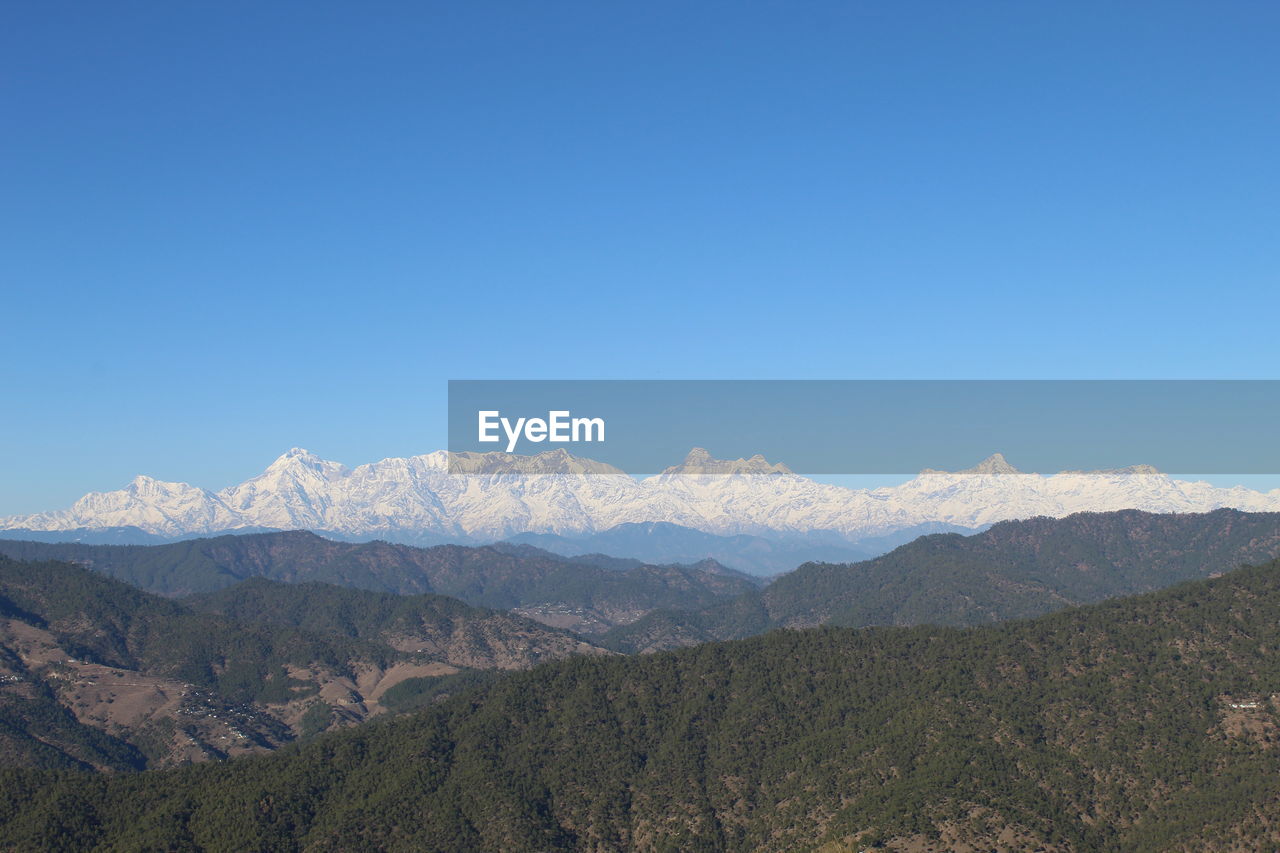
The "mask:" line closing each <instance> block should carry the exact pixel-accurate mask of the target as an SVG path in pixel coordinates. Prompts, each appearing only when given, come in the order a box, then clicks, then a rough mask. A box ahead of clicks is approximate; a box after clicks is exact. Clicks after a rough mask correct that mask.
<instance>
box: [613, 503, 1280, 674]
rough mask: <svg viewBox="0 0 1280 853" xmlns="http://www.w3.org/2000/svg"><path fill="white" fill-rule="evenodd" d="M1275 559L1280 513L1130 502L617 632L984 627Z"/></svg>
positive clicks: (848, 566) (992, 532)
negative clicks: (1177, 509) (1170, 509)
mask: <svg viewBox="0 0 1280 853" xmlns="http://www.w3.org/2000/svg"><path fill="white" fill-rule="evenodd" d="M1277 556H1280V514H1278V513H1245V512H1239V511H1236V510H1230V509H1223V510H1218V511H1216V512H1210V513H1201V514H1188V515H1156V514H1152V513H1146V512H1139V511H1137V510H1125V511H1121V512H1107V513H1080V514H1078V515H1072V516H1068V517H1067V518H1062V519H1054V518H1032V519H1027V520H1025V521H1006V522H1002V523H1001V524H997V525H995V526H993V527H992V528H990V529H989V530H987V531H985V532H983V533H980V534H977V535H975V536H960V535H958V534H954V533H951V534H938V535H933V536H924V537H921V538H919V539H917V540H915V541H914V542H911V543H908V544H907V545H903V546H902V547H900V548H898V549H896V550H894V551H892V552H890V553H888V554H885V555H883V556H881V557H877V558H876V559H874V560H867V561H865V562H861V563H844V564H835V563H811V564H807V565H804V566H801V567H800V568H799V569H797V570H796V571H794V572H791V573H790V574H787V575H783V576H782V577H780V578H778V579H777V580H776V581H774V582H773V583H772V584H770V585H769V586H768V587H767V588H766V589H764V590H761V591H751V592H748V593H746V594H744V595H743V596H740V597H739V598H737V599H735V600H732V601H726V602H718V603H716V604H713V605H711V606H710V607H708V608H704V609H703V610H701V611H697V612H674V611H669V612H655V613H651V614H649V615H648V616H646V617H645V618H643V619H640V620H638V621H636V622H635V623H633V624H631V625H626V626H621V627H619V628H616V629H614V630H613V631H612V632H611V633H610V634H609V635H607V637H606V642H607V643H609V644H611V645H613V646H614V647H615V648H618V649H621V650H625V651H648V650H654V649H660V648H673V647H677V646H682V645H689V644H691V643H695V642H704V641H707V640H724V639H735V638H741V637H748V636H751V635H753V634H757V633H759V632H761V631H765V630H768V629H770V628H778V627H809V626H814V625H845V626H850V627H864V626H870V625H922V624H937V625H954V626H964V625H980V624H985V623H990V622H996V621H1000V620H1002V619H1018V618H1026V617H1030V616H1037V615H1040V614H1043V613H1048V612H1051V611H1053V610H1056V609H1059V608H1062V607H1066V606H1069V605H1073V604H1090V603H1094V602H1098V601H1103V600H1105V599H1107V598H1114V597H1116V596H1123V595H1133V594H1136V593H1141V592H1148V591H1152V590H1157V589H1163V588H1165V587H1168V586H1170V585H1172V584H1175V583H1179V582H1181V581H1185V580H1191V579H1193V578H1205V577H1209V576H1211V575H1212V574H1214V573H1218V572H1224V571H1228V570H1230V569H1234V568H1237V567H1239V566H1241V565H1245V564H1247V563H1256V562H1262V561H1266V560H1270V559H1273V558H1275V557H1277Z"/></svg>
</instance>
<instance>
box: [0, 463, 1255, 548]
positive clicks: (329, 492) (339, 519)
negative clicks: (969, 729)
mask: <svg viewBox="0 0 1280 853" xmlns="http://www.w3.org/2000/svg"><path fill="white" fill-rule="evenodd" d="M453 460H454V462H455V472H456V471H457V469H458V467H459V466H458V465H457V463H458V462H459V461H460V462H461V463H462V465H461V466H460V467H462V469H463V470H467V471H470V472H472V473H471V475H470V476H458V475H457V473H455V472H451V471H450V454H448V453H446V452H444V451H437V452H435V453H429V454H425V455H422V456H411V457H407V458H392V459H383V460H381V461H378V462H371V463H368V464H365V465H358V466H356V467H355V468H348V467H347V466H345V465H342V464H340V463H338V462H331V461H328V460H325V459H321V458H320V457H318V456H316V455H315V454H313V453H310V452H308V451H306V450H303V449H302V448H294V449H292V450H290V451H289V452H288V453H285V454H284V455H282V456H281V457H280V458H278V459H277V460H275V461H274V462H273V463H271V465H270V467H269V468H268V469H267V470H266V471H264V472H263V473H262V474H259V475H258V476H256V477H253V478H251V479H249V480H247V481H246V482H244V483H240V484H239V485H235V486H231V487H229V488H226V489H223V490H222V491H219V492H210V491H207V490H205V489H201V488H198V487H196V486H191V485H187V484H185V483H164V482H160V481H157V480H153V479H150V478H139V479H137V480H135V481H134V482H133V483H132V484H130V485H129V486H127V487H125V488H124V489H121V490H119V491H114V492H104V493H97V492H95V493H90V494H88V495H86V496H85V497H83V498H81V499H80V500H78V501H76V503H75V504H73V505H72V506H71V507H70V508H68V509H64V510H58V511H54V512H45V513H39V514H36V515H27V516H13V517H9V518H3V519H0V530H9V531H14V532H13V533H11V534H9V535H10V536H14V537H21V536H22V531H24V530H25V531H33V532H34V531H41V532H46V531H72V530H77V529H80V528H85V529H89V530H103V529H106V528H122V527H130V526H132V527H136V528H139V529H140V530H142V531H145V532H146V533H150V534H153V535H158V536H171V537H177V536H191V535H205V534H210V533H217V532H224V531H229V530H239V529H243V528H257V529H276V530H291V529H306V530H314V531H318V532H323V533H328V534H330V535H332V536H336V537H338V538H359V539H367V538H375V537H376V538H384V539H394V540H397V541H401V542H413V543H431V544H434V543H437V542H440V541H453V542H458V541H475V540H492V539H505V538H507V537H510V536H515V535H518V534H521V533H554V534H560V535H571V536H576V535H583V534H586V535H590V534H594V533H598V532H602V531H606V530H610V529H612V528H614V527H616V526H618V525H620V524H643V523H647V522H668V523H670V524H677V525H680V526H682V527H686V528H691V529H693V530H699V531H702V532H705V533H714V534H718V535H737V534H748V535H752V536H774V537H796V536H807V535H811V534H814V533H815V532H816V531H823V532H824V534H823V535H833V534H834V535H837V536H839V537H842V538H846V539H849V540H850V541H857V540H859V539H864V538H868V537H875V536H883V535H887V534H890V533H893V532H894V531H899V530H905V529H908V528H915V527H919V526H921V525H929V524H945V525H952V526H959V527H969V528H973V527H981V526H984V525H988V524H994V523H995V522H998V521H1006V520H1009V519H1017V518H1031V517H1033V516H1051V517H1055V518H1060V517H1062V516H1066V515H1070V514H1072V513H1075V512H1086V511H1088V512H1107V511H1111V510H1120V509H1141V510H1146V511H1148V512H1159V513H1170V512H1208V511H1210V510H1214V509H1219V508H1222V507H1231V508H1235V509H1241V510H1246V511H1250V512H1275V511H1278V510H1280V490H1276V491H1273V492H1270V493H1267V494H1263V493H1260V492H1256V491H1252V490H1250V489H1246V488H1243V487H1235V488H1230V489H1224V488H1217V487H1214V486H1211V485H1210V484H1208V483H1203V482H1198V483H1192V482H1186V481H1181V480H1175V479H1173V478H1172V477H1169V476H1167V475H1157V472H1155V471H1154V470H1153V469H1150V468H1148V467H1145V466H1137V467H1134V468H1131V469H1119V470H1109V471H1084V472H1080V471H1064V472H1061V473H1058V474H1053V475H1051V476H1044V475H1041V474H1029V473H1021V472H1019V471H1018V469H1016V468H1014V467H1013V466H1012V465H1010V464H1009V462H1008V460H1006V459H1005V458H1004V457H1003V456H1002V455H1000V454H998V453H997V454H994V455H993V456H991V457H990V458H988V459H986V460H983V461H982V462H981V463H979V464H978V465H976V466H974V467H973V468H970V469H968V470H967V471H960V472H944V471H929V470H926V471H923V472H921V475H920V476H918V477H916V478H914V479H912V480H909V481H907V482H905V483H903V484H901V485H899V486H893V487H885V488H879V489H850V488H845V487H842V486H838V485H833V484H829V483H819V482H816V481H814V480H811V479H809V478H807V477H802V476H799V475H797V474H794V473H792V472H791V471H790V469H788V468H787V467H786V466H785V465H782V464H779V463H771V462H769V461H768V460H767V459H765V458H764V457H763V456H759V455H756V456H752V457H750V458H747V459H731V460H725V459H716V458H715V457H713V456H712V455H711V454H710V453H709V452H708V451H707V450H706V449H705V448H697V447H695V448H694V449H693V450H691V451H690V452H689V454H688V455H687V456H686V457H685V458H684V461H683V462H681V463H680V464H679V465H675V466H672V467H670V468H667V469H666V470H665V471H663V472H662V473H661V474H658V475H656V476H653V477H648V478H646V479H643V480H639V479H636V478H635V477H631V476H628V475H626V474H625V473H623V472H622V471H619V470H618V469H616V468H612V467H611V466H608V465H605V464H604V463H601V462H596V461H594V460H591V459H584V458H581V457H577V456H573V455H572V454H569V453H567V452H565V451H564V450H555V451H550V452H547V453H540V454H537V455H534V456H517V455H509V454H502V453H491V454H453ZM588 474H603V475H606V476H586V475H588ZM1001 474H1017V475H1018V476H995V475H1001ZM973 475H978V476H973Z"/></svg>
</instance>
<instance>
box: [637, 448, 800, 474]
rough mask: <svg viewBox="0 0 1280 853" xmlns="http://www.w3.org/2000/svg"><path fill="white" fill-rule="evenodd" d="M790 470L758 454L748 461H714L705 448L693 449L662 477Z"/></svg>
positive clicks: (778, 472) (773, 472)
mask: <svg viewBox="0 0 1280 853" xmlns="http://www.w3.org/2000/svg"><path fill="white" fill-rule="evenodd" d="M790 473H791V469H790V468H788V467H787V466H786V465H783V464H782V463H781V462H779V463H778V464H776V465H771V464H769V460H767V459H765V458H764V457H763V456H761V455H760V454H759V453H757V454H756V455H755V456H752V457H751V458H750V459H716V458H715V457H714V456H712V455H711V453H710V452H708V451H707V450H706V449H705V448H702V447H695V448H693V449H692V450H690V451H689V453H688V455H687V456H685V458H684V461H683V462H681V463H680V464H679V465H673V466H671V467H670V468H668V469H666V470H665V471H663V472H662V476H664V477H668V476H685V477H687V476H695V477H697V476H710V475H716V476H726V475H735V474H790Z"/></svg>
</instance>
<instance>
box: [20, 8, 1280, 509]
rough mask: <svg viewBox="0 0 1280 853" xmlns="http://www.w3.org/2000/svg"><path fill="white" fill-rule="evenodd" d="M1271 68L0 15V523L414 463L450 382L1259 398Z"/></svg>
mask: <svg viewBox="0 0 1280 853" xmlns="http://www.w3.org/2000/svg"><path fill="white" fill-rule="evenodd" d="M1277 43H1280V5H1277V4H1275V3H1273V2H1252V3H1216V4H1208V3H1203V2H1196V3H1183V2H1167V0H1166V1H1165V2H1149V3H1142V2H1132V3H1123V4H1117V3H1114V2H1098V3H1092V2H1073V3H1058V4H1049V3H1026V2H1021V0H1019V2H1004V3H981V2H978V3H949V2H930V3H912V2H894V3H881V2H878V3H869V2H839V3H830V4H825V3H813V4H795V3H697V4H690V3H663V2H646V3H632V4H616V3H595V2H593V3H586V2H583V3H567V2H552V3H528V2H519V3H503V4H495V3H449V4H444V3H359V4H357V3H350V4H331V3H316V2H306V3H292V4H290V3H259V2H254V3H232V2H226V0H220V2H217V3H168V4H165V3H129V2H120V3H87V4H86V3H62V2H40V3H8V4H5V5H4V8H3V9H2V10H0V285H2V287H3V291H2V292H3V306H4V312H3V334H2V335H0V356H2V357H3V369H2V372H0V376H3V380H2V381H3V388H4V396H3V399H4V402H5V404H6V405H5V414H4V417H3V419H2V425H0V454H2V455H0V462H2V466H0V468H2V472H3V473H2V475H0V476H2V479H0V514H3V513H13V512H30V511H37V510H42V509H49V508H54V507H60V506H64V505H66V504H68V503H69V502H70V501H71V500H73V499H74V498H76V497H78V496H79V495H80V494H82V493H84V492H86V491H88V490H90V489H97V490H103V489H111V488H118V487H120V486H122V485H124V484H125V483H126V482H127V481H128V480H129V479H130V478H131V477H132V476H133V475H134V474H137V473H149V474H152V475H154V476H158V477H162V478H165V479H176V480H185V481H188V482H193V483H196V484H199V485H204V486H208V487H213V488H218V487H222V486H225V485H228V484H230V483H232V482H237V481H239V480H241V479H243V478H245V477H247V476H250V475H252V474H254V473H256V472H258V471H260V470H261V469H262V468H263V467H264V466H265V465H266V464H267V463H269V462H270V461H271V460H272V459H273V458H274V457H275V456H277V455H278V454H279V453H281V452H283V451H284V450H286V449H287V448H289V447H290V446H292V445H303V446H307V447H309V448H311V449H313V450H315V451H316V452H318V453H320V454H321V455H323V456H326V457H328V458H335V459H339V460H342V461H345V462H348V463H353V464H354V463H359V462H364V461H370V460H373V459H378V458H382V457H385V456H395V455H406V454H413V453H420V452H426V451H429V450H433V449H437V448H439V447H441V446H442V445H443V443H444V440H445V418H444V403H445V381H446V380H447V379H448V378H451V377H452V378H503V377H515V378H543V377H546V378H576V377H583V378H614V377H617V378H636V377H651V378H667V377H688V378H694V377H696V378H789V377H796V378H810V377H812V378H879V377H885V378H905V377H928V378H960V377H964V378H1005V377H1017V378H1037V377H1045V378H1056V377H1082V378H1108V377H1129V378H1148V377H1150V378H1165V377H1187V378H1203V377H1238V378H1273V377H1276V376H1277V375H1278V374H1280V370H1278V369H1277V368H1278V367H1280V351H1278V349H1277V346H1276V344H1275V340H1276V317H1277V308H1280V286H1278V285H1280V282H1278V281H1277V278H1278V275H1277V271H1278V270H1280V239H1277V237H1278V235H1277V224H1278V218H1277V213H1278V210H1277V207H1278V205H1280V202H1278V201H1277V200H1278V199H1280V157H1277V152H1280V110H1277V108H1276V106H1277V100H1276V97H1277V96H1276V93H1277V91H1280V51H1277V50H1276V44H1277ZM784 461H785V460H784Z"/></svg>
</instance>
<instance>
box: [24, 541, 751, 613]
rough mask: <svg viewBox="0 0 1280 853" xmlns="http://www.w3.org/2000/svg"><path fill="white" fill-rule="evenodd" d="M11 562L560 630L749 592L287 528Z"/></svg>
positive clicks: (173, 591)
mask: <svg viewBox="0 0 1280 853" xmlns="http://www.w3.org/2000/svg"><path fill="white" fill-rule="evenodd" d="M0 554H4V555H7V556H9V557H12V558H14V559H19V560H64V561H68V562H74V563H77V564H79V565H83V566H86V567H88V568H91V569H94V570H95V571H99V572H102V573H104V574H108V575H111V576H112V577H115V578H118V579H120V580H123V581H126V582H127V583H130V584H133V585H135V586H138V587H140V588H142V589H145V590H148V591H150V592H155V593H158V594H161V595H170V596H173V595H191V594H195V593H203V592H213V591H215V590H218V589H222V588H224V587H227V586H230V585H232V584H234V583H237V582H239V581H241V580H244V579H247V578H253V577H263V578H268V579H271V580H278V581H284V582H288V583H299V582H305V581H316V582H323V583H330V584H335V585H338V586H347V587H355V588H359V589H368V590H374V591H378V592H394V593H400V594H405V595H418V594H422V593H435V594H438V595H447V596H451V597H453V598H459V599H461V600H463V601H465V602H467V603H468V604H473V605H476V606H480V607H490V608H498V609H502V610H509V609H514V608H520V609H521V612H522V613H523V614H525V615H527V616H530V617H532V618H534V619H537V620H538V621H541V622H543V623H545V624H548V625H553V626H555V627H559V628H569V629H572V630H575V631H579V632H584V633H599V632H603V631H606V630H608V629H609V628H611V627H614V626H616V625H622V624H627V623H628V622H631V621H634V620H635V619H638V618H639V617H640V616H642V615H644V614H645V613H648V612H649V611H651V610H654V609H657V608H678V609H679V608H699V607H705V606H707V605H709V604H712V603H713V602H715V601H718V600H721V599H727V598H732V597H734V596H737V595H740V594H742V593H744V592H746V591H748V590H751V589H755V588H756V583H755V582H754V581H753V580H752V579H750V578H747V577H745V576H743V575H741V574H739V573H737V572H731V571H727V570H725V569H724V568H723V567H721V566H712V565H706V566H702V567H698V566H676V565H668V566H651V565H635V566H630V567H627V568H622V569H616V568H613V567H609V568H606V567H602V566H598V565H592V564H587V563H584V562H582V561H580V560H573V559H568V558H564V557H558V556H556V555H554V554H550V553H548V552H546V551H540V550H538V549H537V548H533V547H531V546H527V545H526V546H513V545H503V546H500V547H479V548H474V547H467V546H462V545H439V546H436V547H433V548H415V547H412V546H409V545H393V544H390V543H387V542H362V543H351V542H335V541H333V540H330V539H323V538H321V537H319V536H316V535H315V534H314V533H308V532H306V531H301V530H295V531H290V532H286V533H259V534H250V535H245V536H219V537H216V538H212V539H192V540H187V541H182V542H174V543H171V544H166V545H79V544H75V543H61V544H49V543H42V542H20V541H8V540H0Z"/></svg>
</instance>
